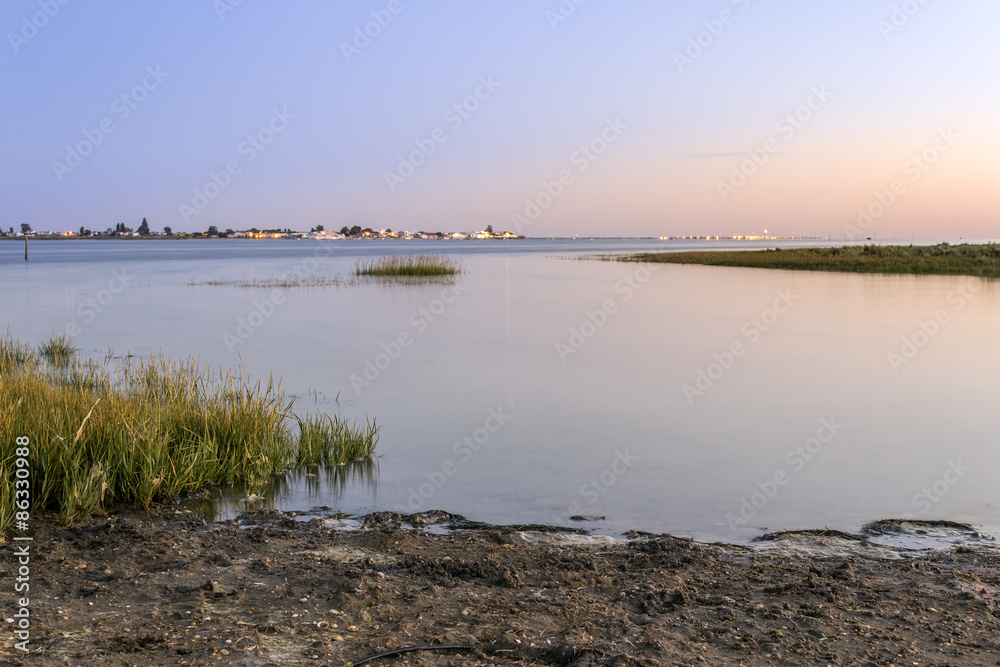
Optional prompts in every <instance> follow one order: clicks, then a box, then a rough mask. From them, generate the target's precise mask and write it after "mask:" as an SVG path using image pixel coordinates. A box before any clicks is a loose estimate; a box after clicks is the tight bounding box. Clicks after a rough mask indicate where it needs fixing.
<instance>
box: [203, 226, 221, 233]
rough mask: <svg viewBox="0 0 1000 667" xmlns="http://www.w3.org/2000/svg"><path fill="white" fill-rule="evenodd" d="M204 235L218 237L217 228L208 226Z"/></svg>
mask: <svg viewBox="0 0 1000 667" xmlns="http://www.w3.org/2000/svg"><path fill="white" fill-rule="evenodd" d="M205 233H206V234H207V235H208V236H218V235H219V228H218V227H216V226H215V225H209V227H208V231H207V232H205Z"/></svg>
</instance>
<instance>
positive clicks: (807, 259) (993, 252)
mask: <svg viewBox="0 0 1000 667" xmlns="http://www.w3.org/2000/svg"><path fill="white" fill-rule="evenodd" d="M613 259H617V260H620V261H625V262H653V263H662V264H704V265H708V266H740V267H748V268H755V269H790V270H796V271H842V272H849V273H896V274H938V275H965V276H979V277H982V278H995V277H998V276H1000V244H996V243H986V244H971V243H964V244H961V245H950V244H948V243H940V244H938V245H929V246H914V245H909V246H894V245H889V246H883V245H871V244H869V245H860V246H844V247H839V248H786V249H781V248H778V249H768V250H706V251H692V252H656V253H639V254H634V255H616V256H614V257H613Z"/></svg>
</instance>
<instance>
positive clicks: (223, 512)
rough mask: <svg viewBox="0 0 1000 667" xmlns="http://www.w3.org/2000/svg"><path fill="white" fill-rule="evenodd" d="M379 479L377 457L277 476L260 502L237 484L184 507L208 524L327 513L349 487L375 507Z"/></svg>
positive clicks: (308, 468) (188, 502)
mask: <svg viewBox="0 0 1000 667" xmlns="http://www.w3.org/2000/svg"><path fill="white" fill-rule="evenodd" d="M378 478H379V469H378V460H377V459H376V458H375V457H369V458H367V459H355V460H353V461H350V462H348V463H345V464H343V465H333V466H322V465H311V466H304V467H302V468H299V469H297V470H290V471H288V472H287V473H285V474H284V475H280V476H276V477H274V478H273V479H272V481H271V483H270V484H269V485H268V487H267V488H266V489H265V490H264V492H263V495H262V496H260V499H259V500H254V499H253V498H254V496H251V495H248V494H249V491H248V489H247V488H246V487H245V486H242V485H234V486H231V487H226V488H223V489H220V490H219V493H220V495H219V496H215V497H209V498H201V499H198V500H190V501H187V502H185V503H184V506H185V507H186V508H187V509H189V510H191V511H192V513H194V515H195V516H198V517H201V518H202V519H204V520H205V521H218V520H227V519H233V518H235V517H236V516H237V515H238V514H240V512H245V511H247V510H259V509H286V508H288V507H296V508H301V509H304V510H314V511H327V510H331V509H334V508H335V507H336V505H337V504H338V503H339V501H340V500H341V498H342V497H343V495H344V493H345V491H346V490H347V489H348V488H350V489H351V490H352V491H353V492H354V493H359V492H361V493H364V494H366V495H369V496H370V497H371V502H372V503H373V504H374V503H375V502H376V501H377V499H378ZM331 505H332V506H333V507H331Z"/></svg>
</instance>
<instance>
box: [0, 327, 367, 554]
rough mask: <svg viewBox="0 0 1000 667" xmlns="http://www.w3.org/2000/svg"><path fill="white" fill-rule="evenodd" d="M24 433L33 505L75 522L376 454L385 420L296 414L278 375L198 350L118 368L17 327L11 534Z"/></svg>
mask: <svg viewBox="0 0 1000 667" xmlns="http://www.w3.org/2000/svg"><path fill="white" fill-rule="evenodd" d="M67 350H68V351H67ZM20 437H28V438H30V454H29V456H28V457H27V460H28V469H29V471H30V475H29V477H28V479H29V481H30V492H31V493H30V496H31V505H32V507H34V508H39V507H46V508H50V509H54V510H58V512H59V516H60V520H61V521H63V522H64V523H70V522H73V521H76V520H78V519H80V518H82V517H85V516H87V515H89V514H91V513H94V512H99V511H101V510H102V509H103V508H104V507H106V506H108V505H110V504H113V503H128V504H134V505H138V506H149V505H150V504H151V503H154V502H157V501H161V500H169V499H171V498H174V497H175V496H177V495H178V494H180V493H182V492H185V491H194V490H196V489H198V488H201V487H204V486H208V485H230V484H234V483H240V484H246V485H247V486H248V487H249V488H251V489H263V488H264V486H266V484H267V483H268V482H269V481H270V480H271V478H272V476H274V475H276V474H279V473H281V472H283V471H284V470H286V469H288V468H290V467H296V466H301V465H306V464H338V463H345V462H347V461H351V460H354V459H358V458H367V457H370V456H371V454H372V452H373V451H374V449H375V445H376V443H377V441H378V427H377V426H376V425H375V424H374V423H368V424H367V425H365V426H361V427H358V426H356V425H354V424H350V423H348V422H346V421H344V420H343V419H342V418H340V417H338V416H334V417H330V416H327V415H325V414H321V413H320V414H316V415H312V416H306V417H298V416H295V415H294V414H293V413H292V404H291V402H290V401H288V400H286V399H285V398H284V397H283V394H282V392H281V389H280V385H279V384H277V383H274V382H273V381H271V380H268V381H267V382H266V383H264V382H260V381H257V382H251V381H249V380H247V379H246V378H244V377H243V376H242V375H241V374H240V373H238V372H233V371H217V372H212V371H211V370H210V369H207V368H203V367H201V366H200V365H199V364H197V363H196V362H195V361H193V360H189V361H187V362H174V361H170V360H167V359H163V358H153V359H149V360H140V361H135V360H132V359H128V360H126V361H124V362H122V364H121V365H120V366H119V367H117V368H113V369H112V368H109V366H108V364H105V365H98V364H95V363H93V362H85V361H80V360H78V359H76V358H75V355H73V352H72V345H71V344H70V343H69V341H67V340H65V339H62V338H58V337H57V338H55V339H49V340H47V341H45V342H44V343H43V344H42V346H41V348H40V349H39V350H35V349H32V348H29V347H28V346H25V345H22V344H21V343H20V342H17V341H14V340H12V339H11V338H10V337H9V336H7V337H6V338H2V339H0V479H2V480H3V484H2V485H0V535H2V534H4V533H6V532H9V530H10V528H11V525H12V522H13V520H14V500H15V498H14V496H15V487H14V482H13V480H14V479H15V477H14V475H15V468H16V466H17V458H18V457H17V451H16V446H17V445H16V442H17V438H20ZM22 442H23V441H22Z"/></svg>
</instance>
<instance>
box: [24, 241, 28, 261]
mask: <svg viewBox="0 0 1000 667" xmlns="http://www.w3.org/2000/svg"><path fill="white" fill-rule="evenodd" d="M24 261H26V262H27V261H28V237H27V236H25V237H24Z"/></svg>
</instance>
